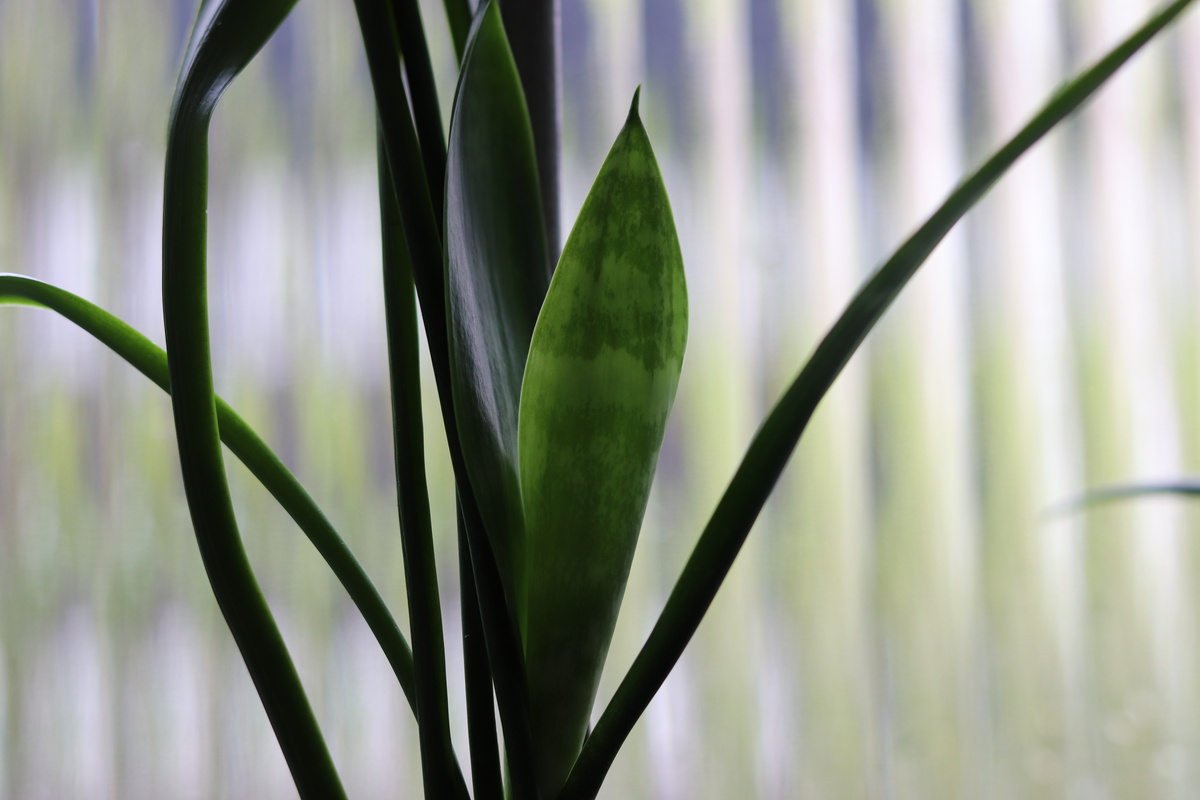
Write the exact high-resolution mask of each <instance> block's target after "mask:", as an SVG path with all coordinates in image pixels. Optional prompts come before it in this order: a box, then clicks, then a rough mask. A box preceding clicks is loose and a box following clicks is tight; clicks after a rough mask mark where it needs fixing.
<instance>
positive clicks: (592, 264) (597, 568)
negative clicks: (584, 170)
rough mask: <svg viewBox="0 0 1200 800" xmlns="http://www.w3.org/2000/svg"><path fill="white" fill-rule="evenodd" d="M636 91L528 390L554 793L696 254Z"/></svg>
mask: <svg viewBox="0 0 1200 800" xmlns="http://www.w3.org/2000/svg"><path fill="white" fill-rule="evenodd" d="M637 104H638V100H637V95H636V94H635V95H634V99H633V106H632V108H631V109H630V112H629V119H628V120H627V121H626V123H625V127H624V129H623V130H622V131H621V133H620V135H619V136H618V137H617V140H616V142H615V143H614V144H613V146H612V149H611V150H610V151H609V153H608V157H607V158H606V159H605V161H604V165H603V166H602V167H601V168H600V174H599V175H598V176H597V177H596V181H595V183H594V184H593V185H592V189H591V191H590V192H589V193H588V196H587V199H586V201H584V204H583V209H582V210H581V211H580V212H579V218H578V219H577V220H576V221H575V227H574V229H573V230H572V231H571V235H570V237H568V239H567V243H566V246H565V247H564V249H563V255H562V259H561V260H560V261H559V264H558V268H557V269H556V270H555V272H554V278H553V280H552V281H551V282H550V290H549V292H548V293H547V295H546V302H545V304H544V305H543V306H542V312H541V315H540V316H539V317H538V321H537V327H536V328H535V330H534V333H533V343H532V345H531V346H530V350H529V362H528V364H527V366H526V367H525V382H524V386H523V388H522V393H521V421H520V454H521V465H520V466H521V489H522V495H523V498H524V504H525V523H526V557H525V568H524V572H523V574H522V575H521V579H520V581H519V585H520V586H521V587H522V588H523V590H524V592H525V595H524V596H523V597H522V599H521V603H520V605H519V608H520V612H521V617H522V633H523V635H524V641H525V660H526V670H527V675H528V678H529V704H530V720H531V724H532V726H533V741H534V753H535V763H536V764H537V769H538V774H539V785H540V788H541V791H542V793H543V795H544V796H547V797H552V796H554V793H555V792H557V790H558V789H559V788H561V787H562V784H563V782H564V781H565V780H566V778H567V773H568V771H569V770H570V768H571V764H572V763H573V762H574V760H575V756H576V755H578V753H579V748H580V746H581V745H582V744H583V739H584V733H585V731H586V729H587V723H588V714H589V713H590V711H591V708H592V703H593V701H594V700H595V696H596V687H597V685H598V684H599V681H600V671H601V669H602V668H603V666H604V658H605V655H606V654H607V653H608V645H609V641H610V640H611V639H612V633H613V628H614V626H615V625H616V621H617V611H618V609H619V607H620V604H621V597H622V595H623V594H624V592H625V581H626V579H627V578H628V576H629V567H630V564H631V563H632V561H633V551H634V547H635V545H636V544H637V538H638V532H639V530H640V529H641V525H642V516H643V515H644V514H645V511H646V501H647V499H648V497H649V494H650V482H651V480H652V479H653V477H654V467H655V464H656V463H657V461H658V451H659V448H660V447H661V446H662V439H663V433H664V431H665V429H666V425H667V415H668V413H669V412H670V410H671V405H672V403H673V402H674V400H675V389H676V387H677V386H678V384H679V372H680V368H681V367H682V364H683V351H684V346H685V344H686V342H687V287H686V285H685V281H684V274H683V257H682V255H681V254H680V251H679V240H678V238H677V237H676V234H675V222H674V219H673V217H672V215H671V205H670V202H669V201H668V199H667V193H666V190H665V188H664V187H663V182H662V175H661V174H660V173H659V171H658V164H657V162H656V161H655V159H654V152H653V151H652V150H651V147H650V140H649V138H647V136H646V131H645V129H644V128H643V127H642V123H641V120H640V119H639V118H638V111H637Z"/></svg>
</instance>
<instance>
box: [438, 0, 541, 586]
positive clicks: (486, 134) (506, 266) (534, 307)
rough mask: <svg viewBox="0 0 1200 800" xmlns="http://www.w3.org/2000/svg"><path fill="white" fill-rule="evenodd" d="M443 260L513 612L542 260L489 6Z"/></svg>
mask: <svg viewBox="0 0 1200 800" xmlns="http://www.w3.org/2000/svg"><path fill="white" fill-rule="evenodd" d="M446 260H447V266H446V309H447V313H448V317H449V320H448V329H447V330H448V335H449V341H450V377H451V386H452V389H453V396H454V415H455V419H456V420H457V423H458V433H459V441H460V444H461V447H462V455H463V460H464V461H465V464H466V470H467V475H468V477H469V479H470V482H471V488H472V490H473V492H474V495H475V499H476V501H477V503H478V505H479V512H480V516H481V517H482V519H483V524H484V527H485V529H486V531H487V536H488V540H489V541H490V542H491V546H492V550H493V552H494V554H495V558H496V562H497V565H498V567H499V570H500V575H501V580H502V581H503V582H504V586H505V591H506V595H507V597H508V600H509V604H510V607H511V606H512V603H513V600H514V594H513V579H514V578H513V575H514V572H513V570H514V564H515V563H516V562H517V560H518V559H519V555H518V554H519V552H520V549H521V539H522V530H523V527H524V525H523V521H522V515H521V494H520V484H519V482H518V476H517V468H518V467H517V411H518V405H519V403H520V396H521V375H522V373H523V372H524V369H525V357H526V355H527V354H528V352H529V340H530V337H531V336H532V335H533V325H534V322H535V321H536V319H537V313H538V309H539V308H540V307H541V303H542V298H543V297H544V296H545V293H546V285H547V283H548V281H549V264H548V261H547V255H546V236H545V229H544V227H543V225H542V216H541V200H540V196H539V194H538V184H537V168H536V166H535V160H534V152H533V137H532V135H531V133H530V131H529V117H528V112H527V111H526V109H525V100H524V97H523V95H522V93H521V84H520V81H519V80H518V78H517V71H516V67H515V66H514V65H513V60H512V53H511V52H510V51H509V48H508V40H507V39H506V38H505V35H504V27H503V25H502V24H501V22H500V13H499V10H498V9H497V8H496V6H495V5H494V4H487V5H486V6H485V7H484V8H483V9H481V10H480V12H479V15H478V17H477V18H476V22H475V26H474V28H473V29H472V34H471V39H470V40H469V42H468V44H467V51H466V55H465V56H464V58H463V67H462V74H461V76H460V78H459V84H458V92H457V94H456V97H455V101H454V113H453V116H452V117H451V121H450V144H449V158H448V163H447V171H446Z"/></svg>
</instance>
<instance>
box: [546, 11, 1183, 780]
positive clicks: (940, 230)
mask: <svg viewBox="0 0 1200 800" xmlns="http://www.w3.org/2000/svg"><path fill="white" fill-rule="evenodd" d="M1190 3H1191V0H1175V2H1173V3H1170V4H1168V5H1167V6H1165V7H1163V8H1162V9H1161V10H1159V11H1158V12H1156V13H1155V14H1153V15H1152V16H1151V17H1150V19H1149V20H1147V22H1146V23H1145V24H1143V25H1142V26H1141V27H1139V28H1138V29H1137V30H1136V31H1134V33H1133V34H1131V35H1130V36H1129V37H1128V38H1127V39H1125V40H1124V41H1122V42H1121V43H1120V44H1118V45H1117V46H1116V47H1114V48H1113V49H1112V50H1110V51H1109V52H1108V53H1107V54H1106V55H1105V56H1104V57H1103V58H1101V59H1100V60H1099V61H1098V62H1096V63H1095V64H1093V65H1092V66H1091V67H1089V68H1088V69H1086V70H1084V71H1082V72H1080V73H1079V74H1078V75H1077V76H1075V77H1074V78H1072V79H1071V80H1070V81H1068V82H1067V83H1066V84H1064V85H1063V86H1061V87H1060V88H1059V89H1058V91H1056V92H1055V93H1054V95H1053V96H1052V97H1051V98H1050V100H1049V101H1048V102H1047V103H1046V105H1044V106H1043V107H1042V108H1041V110H1039V111H1038V112H1037V114H1035V115H1034V117H1033V119H1031V120H1030V121H1029V122H1028V123H1027V124H1026V125H1025V127H1023V128H1022V129H1021V130H1020V131H1018V132H1017V134H1016V135H1015V136H1014V137H1013V138H1012V139H1010V140H1009V141H1007V142H1006V143H1005V144H1004V145H1003V146H1002V147H1000V149H999V150H997V151H996V152H995V153H994V154H993V155H992V156H991V157H990V158H988V159H987V161H985V162H984V163H983V165H982V166H980V167H979V168H978V169H976V170H975V171H974V172H972V173H970V174H969V175H967V177H966V178H965V180H964V181H963V182H962V183H961V184H959V186H958V188H957V189H955V190H954V191H953V192H952V193H951V194H950V196H949V197H948V198H947V199H946V201H945V202H944V203H943V204H942V205H941V207H940V208H938V210H937V211H935V212H934V213H933V215H932V216H931V217H930V218H929V219H928V220H926V222H925V223H924V224H923V225H921V227H920V228H919V229H917V231H916V233H914V234H913V235H912V236H911V237H910V238H909V239H908V240H907V241H905V242H904V243H903V244H902V245H900V248H899V249H898V250H896V252H895V253H894V254H893V255H892V256H891V257H890V258H889V259H888V260H887V261H885V262H884V264H883V265H882V266H881V267H880V268H879V269H878V270H877V271H876V272H875V274H874V275H873V276H872V277H871V278H870V280H868V281H867V283H866V285H865V286H863V288H862V289H860V290H859V291H858V293H857V294H856V295H855V296H854V298H853V299H852V300H851V301H850V305H849V306H847V308H846V310H845V311H844V312H843V313H842V315H841V317H839V318H838V320H837V322H835V323H834V325H833V327H832V328H831V329H830V331H829V333H827V334H826V335H825V337H824V338H823V339H822V340H821V343H820V344H819V345H818V346H817V349H816V351H815V352H814V353H813V355H812V357H811V358H810V359H809V360H808V363H806V364H805V365H804V368H803V369H802V370H801V371H800V374H799V375H798V376H797V377H796V379H795V380H794V381H793V382H792V384H791V386H789V387H788V389H787V391H786V392H785V393H784V395H783V397H782V398H780V400H779V402H778V403H776V404H775V407H774V408H773V409H772V410H771V413H770V414H769V415H768V416H767V418H766V420H764V422H763V424H762V426H761V427H760V428H759V430H758V432H757V433H756V434H755V436H754V440H753V441H752V442H751V443H750V448H749V450H748V451H747V453H746V456H745V457H744V458H743V459H742V463H741V465H740V466H739V467H738V470H737V472H736V473H735V474H734V477H733V480H732V481H731V482H730V484H729V487H728V488H727V489H726V490H725V494H724V495H723V496H722V497H721V500H720V502H719V503H718V504H717V509H716V511H714V512H713V515H712V517H711V518H710V519H709V521H708V524H707V525H706V526H705V528H704V531H703V533H701V535H700V540H699V541H698V542H697V543H696V547H695V549H694V550H693V551H692V555H691V556H690V557H689V558H688V562H687V564H686V565H685V566H684V569H683V573H682V574H681V575H680V577H679V580H678V581H676V583H675V588H674V589H672V591H671V595H670V597H669V598H668V599H667V604H666V606H665V607H664V608H663V611H662V614H660V615H659V618H658V621H657V622H656V623H655V625H654V629H653V630H652V631H651V632H650V637H649V638H648V639H647V640H646V644H645V645H643V647H642V650H641V652H639V653H638V656H637V658H636V659H634V663H633V666H632V667H630V669H629V673H628V674H627V675H626V676H625V679H624V680H622V681H621V685H620V686H619V687H618V688H617V692H616V694H615V695H614V696H613V699H612V701H611V702H610V703H609V705H608V707H607V708H606V709H605V710H604V713H603V714H602V715H601V716H600V719H599V720H598V721H597V723H596V727H595V728H594V729H593V730H592V732H591V735H589V736H588V739H587V742H586V744H585V745H584V748H583V751H582V752H581V753H580V755H579V758H578V760H577V761H576V763H575V766H574V767H573V768H572V770H571V775H570V777H569V778H568V779H567V784H566V786H564V787H563V791H562V792H561V793H560V795H559V800H581V799H582V798H593V797H595V796H596V793H597V792H598V791H599V790H600V784H601V783H602V781H603V780H604V776H605V774H606V773H607V772H608V769H609V767H610V766H611V765H612V762H613V759H614V758H615V757H616V754H617V751H618V750H619V749H620V747H621V745H622V743H624V741H625V738H626V737H627V736H628V735H629V732H630V731H631V730H632V729H633V725H634V723H635V722H636V721H637V719H638V718H639V717H640V716H641V715H642V712H644V711H645V709H646V706H648V705H649V704H650V701H651V699H653V697H654V695H655V694H656V693H657V692H658V689H659V687H660V686H662V684H663V681H665V680H666V678H667V675H668V674H669V673H670V671H671V669H672V668H673V667H674V665H675V662H676V661H677V660H678V659H679V656H680V655H682V653H683V650H684V648H685V647H686V646H687V643H688V642H689V641H690V640H691V638H692V635H693V634H694V633H695V632H696V628H697V627H699V625H700V621H701V619H703V617H704V614H705V613H706V612H707V611H708V608H709V605H710V604H711V603H712V600H713V598H714V597H715V596H716V594H717V590H718V589H719V588H720V586H721V583H722V582H723V581H724V580H725V576H726V575H727V574H728V573H729V569H730V568H731V567H732V566H733V562H734V559H735V558H736V557H737V554H738V552H739V551H740V550H741V548H742V545H743V544H744V543H745V541H746V536H748V535H749V533H750V529H751V527H752V526H753V525H754V521H755V520H756V519H757V518H758V514H759V512H760V511H761V510H762V507H763V504H764V503H766V500H767V497H768V496H769V495H770V493H771V490H772V489H773V488H774V487H775V483H776V481H777V480H778V479H779V475H780V473H781V472H783V468H784V466H786V464H787V461H788V459H789V458H790V457H791V454H792V451H793V450H794V449H795V447H796V443H797V441H799V439H800V435H801V434H802V433H803V432H804V429H805V427H807V425H808V422H809V420H810V419H811V418H812V414H813V412H814V411H815V410H816V407H817V404H818V403H820V401H821V399H822V398H823V397H824V396H825V394H826V393H827V392H828V391H829V387H830V386H831V385H832V384H833V382H834V380H835V379H836V378H837V376H838V375H839V374H840V373H841V371H842V369H843V368H844V367H845V366H846V363H847V362H848V361H849V360H850V357H851V356H853V355H854V353H855V351H857V350H858V347H859V345H860V344H862V341H863V340H864V339H865V338H866V336H867V334H868V333H870V331H871V329H872V328H874V327H875V323H876V322H878V321H879V318H880V317H882V316H883V313H884V312H885V311H886V310H887V309H888V307H889V306H890V305H891V304H892V302H893V301H894V300H895V299H896V296H897V295H898V294H899V293H900V290H901V289H903V288H904V287H905V285H907V283H908V281H909V279H911V278H912V276H913V275H914V274H915V273H916V271H917V269H918V268H919V267H920V266H921V264H923V263H925V260H926V259H927V258H928V257H929V254H930V253H932V252H933V249H934V248H935V247H937V245H938V243H939V242H941V241H942V239H943V238H944V237H945V236H946V234H947V233H949V232H950V229H951V228H953V227H954V225H955V223H957V222H958V220H959V219H961V218H962V216H963V215H964V214H966V213H967V211H969V210H970V209H971V208H972V207H973V206H974V205H975V204H976V203H977V202H979V200H980V198H982V197H983V196H984V195H985V194H986V193H987V191H988V190H989V189H990V188H991V187H992V186H993V184H995V183H996V181H997V180H999V179H1000V177H1001V176H1002V175H1004V173H1005V172H1007V171H1008V169H1009V168H1010V167H1011V166H1012V165H1013V164H1014V163H1015V162H1016V160H1017V159H1018V158H1020V156H1021V155H1022V154H1023V153H1025V151H1027V150H1028V149H1029V148H1030V147H1032V146H1033V145H1034V144H1035V143H1036V142H1037V141H1038V140H1039V139H1041V138H1042V137H1043V136H1045V135H1046V133H1048V132H1049V131H1050V130H1052V129H1053V128H1054V127H1055V126H1056V125H1057V124H1058V123H1059V122H1060V121H1061V120H1062V119H1063V118H1064V117H1066V116H1067V115H1068V114H1070V113H1071V112H1072V111H1074V110H1075V109H1077V108H1078V107H1079V106H1080V105H1082V104H1083V102H1084V101H1085V100H1087V99H1088V98H1089V97H1091V95H1092V94H1093V93H1094V92H1095V91H1096V90H1097V89H1099V88H1100V87H1101V86H1102V85H1104V83H1105V82H1106V81H1107V80H1108V79H1109V78H1110V77H1111V76H1112V75H1113V73H1115V72H1116V71H1117V70H1118V69H1119V68H1120V67H1121V65H1123V64H1124V63H1125V62H1126V61H1128V60H1129V59H1130V58H1131V57H1132V56H1133V55H1134V53H1136V52H1137V51H1138V50H1140V49H1141V48H1142V46H1143V45H1145V44H1146V43H1147V42H1148V41H1150V40H1151V39H1152V38H1153V37H1154V36H1155V35H1156V34H1157V33H1158V32H1159V31H1161V30H1162V29H1163V28H1165V27H1166V26H1167V25H1168V24H1169V23H1170V22H1171V21H1172V20H1174V19H1175V18H1176V17H1177V16H1178V15H1179V13H1180V12H1182V11H1183V10H1184V9H1185V8H1186V7H1187V6H1188V5H1189V4H1190Z"/></svg>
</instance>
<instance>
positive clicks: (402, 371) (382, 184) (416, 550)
mask: <svg viewBox="0 0 1200 800" xmlns="http://www.w3.org/2000/svg"><path fill="white" fill-rule="evenodd" d="M378 158H379V205H380V218H381V219H380V223H381V226H382V233H383V296H384V307H385V312H384V314H385V323H386V327H387V341H388V372H389V374H390V376H391V385H392V429H393V433H394V436H395V450H396V493H397V498H398V501H399V511H400V535H401V547H402V549H403V552H404V577H405V584H406V586H407V589H408V611H409V624H410V625H411V629H412V644H413V666H414V676H415V679H416V680H415V683H416V695H417V722H418V727H419V734H420V744H421V769H422V775H423V778H424V782H425V796H426V797H438V798H448V799H449V798H466V797H467V791H466V784H465V783H464V782H463V781H462V779H461V777H460V776H459V773H458V770H457V763H456V761H455V758H454V749H453V745H452V744H451V741H450V715H449V711H448V709H447V706H446V654H445V643H444V639H443V635H442V619H441V602H440V600H439V598H438V586H437V569H436V563H435V561H434V553H433V525H432V522H431V520H430V516H429V493H428V489H427V487H426V481H425V444H424V432H423V429H422V417H421V384H420V361H419V357H418V345H417V304H416V298H415V297H414V294H413V278H412V266H411V264H410V262H409V255H408V248H407V246H406V245H405V242H404V232H403V229H402V226H401V223H400V211H399V209H398V208H397V207H396V195H395V189H394V187H393V184H392V177H391V172H390V171H389V169H388V165H387V157H386V156H385V154H384V146H383V142H382V138H381V140H380V142H379V157H378ZM456 778H457V780H456Z"/></svg>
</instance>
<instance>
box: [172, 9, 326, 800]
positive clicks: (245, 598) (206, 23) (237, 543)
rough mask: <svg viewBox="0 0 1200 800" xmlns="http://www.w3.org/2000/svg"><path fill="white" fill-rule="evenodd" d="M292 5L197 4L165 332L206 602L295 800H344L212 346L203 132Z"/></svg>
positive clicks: (176, 136)
mask: <svg viewBox="0 0 1200 800" xmlns="http://www.w3.org/2000/svg"><path fill="white" fill-rule="evenodd" d="M294 3H295V0H205V2H204V4H203V5H202V6H201V8H200V13H199V17H198V19H197V22H196V26H195V28H194V29H193V31H192V36H191V39H190V40H189V43H188V47H187V51H186V55H185V57H184V64H183V70H182V72H181V73H180V76H179V82H178V84H177V85H176V89H175V97H174V101H173V103H172V108H171V121H170V125H169V128H168V136H167V159H166V165H165V169H164V173H165V176H164V177H165V180H164V184H165V186H164V190H163V289H162V291H163V322H164V328H165V331H166V339H167V354H168V366H169V369H170V374H171V387H172V392H171V405H172V408H173V409H174V412H175V433H176V440H177V441H178V444H179V463H180V467H181V471H182V474H183V486H184V491H185V493H186V494H187V500H188V509H189V511H190V512H191V517H192V527H193V528H194V529H195V532H196V543H197V544H198V545H199V548H200V555H201V558H202V559H203V561H204V568H205V571H206V572H207V574H208V580H209V584H210V585H211V586H212V590H213V595H214V596H215V597H216V599H217V604H218V605H219V606H220V608H221V613H222V615H223V616H224V617H225V622H226V624H227V625H228V626H229V630H230V633H232V634H233V638H234V641H235V642H236V643H237V646H238V650H240V651H241V654H242V658H243V659H244V660H245V662H246V667H247V669H248V670H249V672H250V677H251V678H252V679H253V681H254V686H255V688H256V689H257V690H258V696H259V699H260V700H261V701H262V704H263V708H264V709H265V710H266V712H267V717H268V718H269V719H270V722H271V727H272V728H273V729H274V730H275V736H276V739H277V740H278V741H279V747H280V749H281V750H282V751H283V755H284V758H285V759H286V760H287V763H288V768H289V769H290V770H291V773H292V778H293V779H294V780H295V782H296V788H297V789H298V790H299V792H300V796H301V797H303V798H320V800H331V799H332V798H340V797H345V791H344V790H343V789H342V785H341V780H340V779H339V778H338V774H337V770H336V769H335V768H334V765H333V759H332V758H330V756H329V749H328V748H327V747H326V746H325V740H324V737H323V736H322V735H321V729H320V728H319V727H318V726H317V722H316V719H315V717H314V716H313V713H312V708H311V707H310V706H309V703H308V698H307V697H306V696H305V694H304V687H303V686H302V685H301V683H300V678H299V676H298V675H297V674H296V668H295V666H294V665H293V664H292V660H291V657H290V655H289V654H288V651H287V646H286V645H285V644H284V641H283V637H282V636H281V635H280V633H279V628H278V627H277V626H276V625H275V620H274V618H273V617H272V616H271V610H270V608H269V607H268V606H267V603H266V600H265V599H264V598H263V596H262V591H261V590H260V589H259V587H258V583H257V581H256V580H255V578H254V572H253V570H252V569H251V568H250V563H249V561H248V560H247V558H246V552H245V549H244V548H243V547H242V541H241V536H240V534H239V533H238V528H237V520H236V518H235V516H234V512H233V502H232V500H231V499H230V496H229V485H228V483H227V481H226V478H225V465H224V462H223V461H222V454H221V442H220V435H219V432H218V425H217V412H216V402H215V396H214V394H213V381H212V359H211V354H210V348H209V339H208V297H207V293H208V278H207V265H206V251H205V248H206V241H205V240H206V234H207V217H206V215H207V205H208V126H209V121H210V119H211V117H212V111H213V108H214V107H215V106H216V104H217V101H218V100H219V99H220V98H221V95H222V93H223V92H224V91H225V89H226V88H228V86H229V84H230V83H231V82H232V81H233V79H234V77H236V76H237V74H238V73H239V72H241V70H242V69H243V68H244V67H245V66H246V64H248V63H249V62H250V59H251V58H253V57H254V55H255V54H256V53H257V52H258V51H259V49H261V48H262V46H263V45H264V44H265V43H266V41H267V39H269V38H270V36H271V34H272V33H273V32H274V31H275V29H276V28H277V27H278V26H279V25H280V23H282V22H283V20H284V18H286V17H287V15H288V13H289V12H290V11H291V8H292V6H293V5H294Z"/></svg>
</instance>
